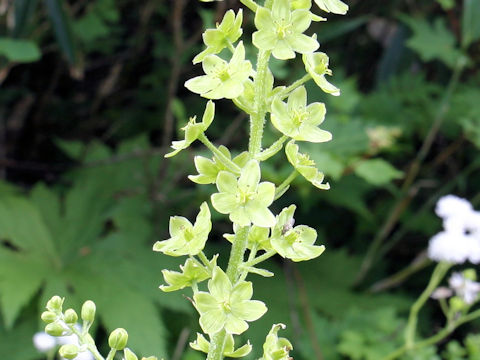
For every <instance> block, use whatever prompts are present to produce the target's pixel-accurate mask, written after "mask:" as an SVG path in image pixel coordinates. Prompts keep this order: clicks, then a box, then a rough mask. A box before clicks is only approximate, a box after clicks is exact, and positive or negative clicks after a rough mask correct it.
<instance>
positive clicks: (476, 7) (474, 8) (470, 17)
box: [462, 0, 480, 47]
mask: <svg viewBox="0 0 480 360" xmlns="http://www.w3.org/2000/svg"><path fill="white" fill-rule="evenodd" d="M479 17H480V1H478V0H464V1H463V15H462V44H463V46H464V47H467V46H469V45H470V44H472V43H473V42H475V41H477V40H478V39H480V22H479V21H478V18H479Z"/></svg>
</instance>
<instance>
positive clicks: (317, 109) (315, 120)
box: [307, 103, 327, 126]
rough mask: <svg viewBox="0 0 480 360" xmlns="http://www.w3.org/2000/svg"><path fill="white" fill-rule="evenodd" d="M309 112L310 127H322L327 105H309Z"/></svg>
mask: <svg viewBox="0 0 480 360" xmlns="http://www.w3.org/2000/svg"><path fill="white" fill-rule="evenodd" d="M307 111H308V112H309V114H310V116H309V118H308V123H309V124H310V125H315V126H317V125H320V124H321V123H322V122H323V121H324V120H325V114H326V113H327V110H326V109H325V104H323V103H313V104H310V105H308V107H307Z"/></svg>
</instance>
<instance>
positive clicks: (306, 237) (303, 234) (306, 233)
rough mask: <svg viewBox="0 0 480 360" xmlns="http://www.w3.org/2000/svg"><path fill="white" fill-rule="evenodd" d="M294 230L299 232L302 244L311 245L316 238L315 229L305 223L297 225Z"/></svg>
mask: <svg viewBox="0 0 480 360" xmlns="http://www.w3.org/2000/svg"><path fill="white" fill-rule="evenodd" d="M295 231H297V232H299V233H300V238H299V240H298V241H300V242H301V243H302V244H307V245H313V244H314V243H315V241H316V240H317V231H316V230H315V229H313V228H311V227H309V226H306V225H298V226H296V227H295Z"/></svg>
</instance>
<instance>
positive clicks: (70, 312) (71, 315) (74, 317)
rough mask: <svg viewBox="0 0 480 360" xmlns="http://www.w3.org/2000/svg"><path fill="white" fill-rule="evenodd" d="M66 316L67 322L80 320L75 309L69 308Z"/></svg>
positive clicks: (71, 322) (72, 322) (73, 322)
mask: <svg viewBox="0 0 480 360" xmlns="http://www.w3.org/2000/svg"><path fill="white" fill-rule="evenodd" d="M64 316H65V317H64V320H65V322H66V323H67V324H75V323H76V322H77V321H78V315H77V313H76V312H75V310H73V309H67V310H66V311H65V314H64Z"/></svg>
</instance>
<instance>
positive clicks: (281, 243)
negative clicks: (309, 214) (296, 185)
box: [270, 205, 325, 262]
mask: <svg viewBox="0 0 480 360" xmlns="http://www.w3.org/2000/svg"><path fill="white" fill-rule="evenodd" d="M295 209H296V206H295V205H290V206H289V207H288V208H284V209H283V210H282V212H281V213H280V214H279V215H278V216H277V223H276V225H275V227H274V228H273V229H272V236H271V238H270V242H271V244H272V247H273V248H274V249H275V250H276V251H277V252H278V253H279V254H280V256H282V257H284V258H288V259H290V260H292V261H295V262H298V261H305V260H310V259H313V258H316V257H317V256H320V255H321V254H322V253H323V252H324V251H325V246H323V245H321V246H317V245H313V244H314V243H315V240H316V239H317V232H316V231H315V229H312V228H311V227H308V226H306V225H298V226H295V227H294V226H293V224H294V223H295V220H294V218H293V214H294V212H295Z"/></svg>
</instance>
